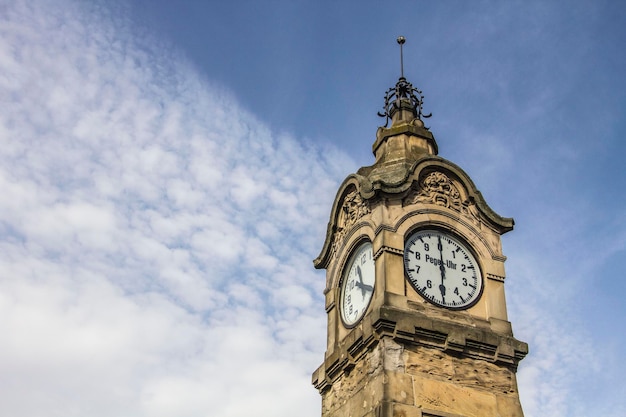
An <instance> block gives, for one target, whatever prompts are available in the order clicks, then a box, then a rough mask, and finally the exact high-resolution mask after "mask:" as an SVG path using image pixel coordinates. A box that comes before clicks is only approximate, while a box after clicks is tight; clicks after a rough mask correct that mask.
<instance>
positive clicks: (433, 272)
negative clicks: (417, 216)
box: [404, 230, 483, 310]
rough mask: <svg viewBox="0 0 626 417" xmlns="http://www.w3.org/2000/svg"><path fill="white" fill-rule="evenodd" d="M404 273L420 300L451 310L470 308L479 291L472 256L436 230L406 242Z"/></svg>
mask: <svg viewBox="0 0 626 417" xmlns="http://www.w3.org/2000/svg"><path fill="white" fill-rule="evenodd" d="M404 271H405V273H406V276H407V278H408V280H409V281H410V282H411V284H412V285H413V288H415V290H416V291H417V292H418V293H419V294H420V295H421V296H422V297H424V298H425V299H426V300H428V301H430V302H431V303H433V304H435V305H438V306H442V307H446V308H449V309H453V310H460V309H464V308H468V307H470V306H472V305H473V304H474V303H475V302H476V301H478V299H479V298H480V295H481V292H482V288H483V280H482V277H481V275H480V268H479V266H478V262H476V258H474V255H472V252H470V250H469V249H468V248H467V246H466V245H464V244H463V243H462V242H461V241H460V240H458V239H456V238H454V237H452V236H450V235H448V234H447V233H444V232H442V231H439V230H421V231H418V232H415V233H414V234H412V235H411V236H410V237H409V238H408V239H407V241H406V243H405V245H404Z"/></svg>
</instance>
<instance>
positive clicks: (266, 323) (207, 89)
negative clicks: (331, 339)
mask: <svg viewBox="0 0 626 417" xmlns="http://www.w3.org/2000/svg"><path fill="white" fill-rule="evenodd" d="M433 3H434V2H427V1H406V2H401V1H393V2H374V1H371V2H368V1H359V2H357V1H354V2H349V1H345V2H331V1H320V2H312V1H311V2H305V1H304V0H302V1H300V0H297V1H280V0H271V1H267V2H261V1H252V0H239V1H236V2H217V1H211V2H201V1H177V2H171V1H168V0H135V1H131V0H128V1H125V0H119V1H118V0H116V1H107V2H105V1H101V2H100V1H95V0H94V1H87V0H85V1H72V0H54V1H53V0H31V1H26V0H0V145H1V146H0V192H1V198H0V335H1V336H0V340H1V342H0V414H1V415H3V416H12V417H35V416H46V417H54V416H63V417H68V416H82V417H84V416H89V417H100V416H102V417H104V416H107V417H112V416H129V417H140V416H180V417H185V416H212V417H213V416H215V417H240V416H241V417H243V416H249V415H255V416H259V417H269V416H272V417H287V416H293V415H300V416H304V417H314V416H319V415H320V410H321V406H320V397H319V394H318V393H317V391H316V390H315V389H314V388H313V387H312V386H311V385H310V375H311V373H312V371H313V370H314V369H315V368H316V367H317V366H318V365H319V364H320V363H321V362H322V359H323V352H324V349H325V312H324V302H323V296H322V289H323V286H324V275H323V273H322V272H320V271H315V270H314V269H313V266H312V262H311V260H312V259H313V258H315V257H316V256H317V255H318V253H319V251H320V249H321V247H322V244H323V240H324V233H325V227H326V222H327V221H328V214H329V210H330V204H331V202H332V199H333V198H334V194H335V191H336V190H337V188H338V186H339V184H340V183H341V181H342V180H343V178H344V177H345V176H347V175H348V174H350V173H352V172H354V171H356V169H358V167H360V166H363V165H370V164H371V163H372V162H373V157H372V155H371V144H372V143H373V141H374V138H375V130H376V127H377V126H379V125H380V124H382V123H383V121H382V120H381V119H379V118H378V117H377V116H376V112H377V111H379V110H380V109H381V108H382V105H383V100H382V98H383V94H384V92H385V90H386V89H387V88H388V87H390V86H392V85H393V84H394V83H395V81H396V80H397V78H398V75H399V63H398V48H397V45H396V43H395V39H396V37H397V36H398V35H404V36H406V37H407V39H408V41H407V44H406V45H405V75H406V76H407V78H408V79H409V81H411V82H413V84H414V85H416V86H417V87H419V88H421V89H422V90H423V91H424V94H425V96H426V99H425V111H426V112H432V113H433V117H432V118H431V119H429V120H428V125H429V126H430V128H431V130H432V131H433V133H434V134H435V137H436V138H437V140H438V143H439V149H440V155H441V156H443V157H444V158H447V159H449V160H451V161H453V162H455V163H457V164H458V165H460V166H461V167H463V168H464V169H465V170H466V171H467V172H468V174H469V175H470V176H471V177H472V178H473V179H474V181H475V183H476V184H477V186H478V188H479V189H480V190H481V191H482V193H483V195H484V196H485V197H486V199H487V201H488V203H489V204H490V205H491V207H492V208H493V209H494V210H495V211H496V212H498V213H499V214H501V215H503V216H507V217H514V218H515V220H516V229H515V230H514V231H513V232H511V233H509V234H508V235H506V236H505V238H504V251H505V254H506V255H507V256H508V261H507V264H506V266H507V298H508V304H509V312H510V319H511V321H512V323H513V328H514V331H515V335H516V337H517V338H519V339H521V340H524V341H526V342H528V343H529V345H530V351H531V352H530V354H529V355H528V357H527V358H526V359H524V361H522V363H521V366H520V370H519V373H518V379H519V385H520V392H521V399H522V405H523V407H524V410H525V412H526V415H527V416H529V417H545V416H555V417H560V416H563V417H566V416H567V417H572V416H574V417H585V416H590V415H602V416H607V417H618V416H620V417H621V416H624V415H626V385H624V383H623V375H624V374H625V373H626V365H625V361H624V360H623V358H624V355H625V354H626V348H625V346H626V327H625V325H624V319H626V303H625V302H624V299H625V298H624V294H625V293H626V273H625V272H624V271H625V270H626V193H624V190H625V188H626V169H625V168H624V163H623V158H624V154H625V153H626V144H625V139H624V138H626V93H625V92H626V81H625V77H624V74H626V54H625V53H624V46H625V45H626V6H623V5H621V3H620V2H610V1H591V0H589V1H551V2H546V1H536V2H533V1H512V2H495V1H492V2H487V1H476V2H466V1H441V2H436V4H433Z"/></svg>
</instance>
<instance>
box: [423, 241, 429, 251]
mask: <svg viewBox="0 0 626 417" xmlns="http://www.w3.org/2000/svg"><path fill="white" fill-rule="evenodd" d="M424 250H425V251H426V252H428V251H429V250H430V246H428V243H424Z"/></svg>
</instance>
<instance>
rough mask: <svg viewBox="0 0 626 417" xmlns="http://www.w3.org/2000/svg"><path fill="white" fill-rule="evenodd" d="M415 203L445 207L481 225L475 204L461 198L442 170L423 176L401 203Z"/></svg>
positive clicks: (406, 204)
mask: <svg viewBox="0 0 626 417" xmlns="http://www.w3.org/2000/svg"><path fill="white" fill-rule="evenodd" d="M416 203H425V204H436V205H438V206H442V207H446V208H449V209H452V210H454V211H457V212H459V213H461V214H463V215H464V216H466V217H467V218H468V219H470V220H471V221H472V223H473V224H474V225H476V226H481V225H482V222H481V221H480V215H479V214H478V211H477V210H476V207H475V205H474V204H473V203H470V201H469V200H465V201H463V200H461V193H460V192H459V189H458V188H457V186H456V185H454V184H453V183H452V181H451V180H450V178H449V177H448V176H447V175H446V174H444V173H443V172H439V171H434V172H431V173H429V174H427V175H426V176H424V177H423V178H422V180H421V181H420V184H419V188H418V189H417V190H413V191H411V192H410V193H409V195H407V196H406V198H405V199H404V201H403V203H402V205H403V206H409V205H411V204H416Z"/></svg>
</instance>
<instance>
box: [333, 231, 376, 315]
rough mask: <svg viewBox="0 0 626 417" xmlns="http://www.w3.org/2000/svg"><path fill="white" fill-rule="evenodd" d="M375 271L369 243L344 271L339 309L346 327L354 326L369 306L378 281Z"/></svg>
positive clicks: (361, 247)
mask: <svg viewBox="0 0 626 417" xmlns="http://www.w3.org/2000/svg"><path fill="white" fill-rule="evenodd" d="M374 269H375V268H374V253H373V251H372V244H371V243H369V242H367V243H364V244H362V245H361V246H359V247H358V248H357V250H356V251H355V252H354V254H353V255H352V257H351V258H350V262H349V263H348V265H347V267H346V268H345V269H344V274H343V280H342V282H341V294H340V300H339V309H340V310H341V319H342V320H343V323H344V324H345V325H346V327H352V326H354V325H355V324H356V323H357V322H358V321H359V320H360V319H361V317H363V314H365V311H366V310H367V307H368V306H369V303H370V300H371V299H372V295H374V284H375V281H376V274H375V271H374Z"/></svg>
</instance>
